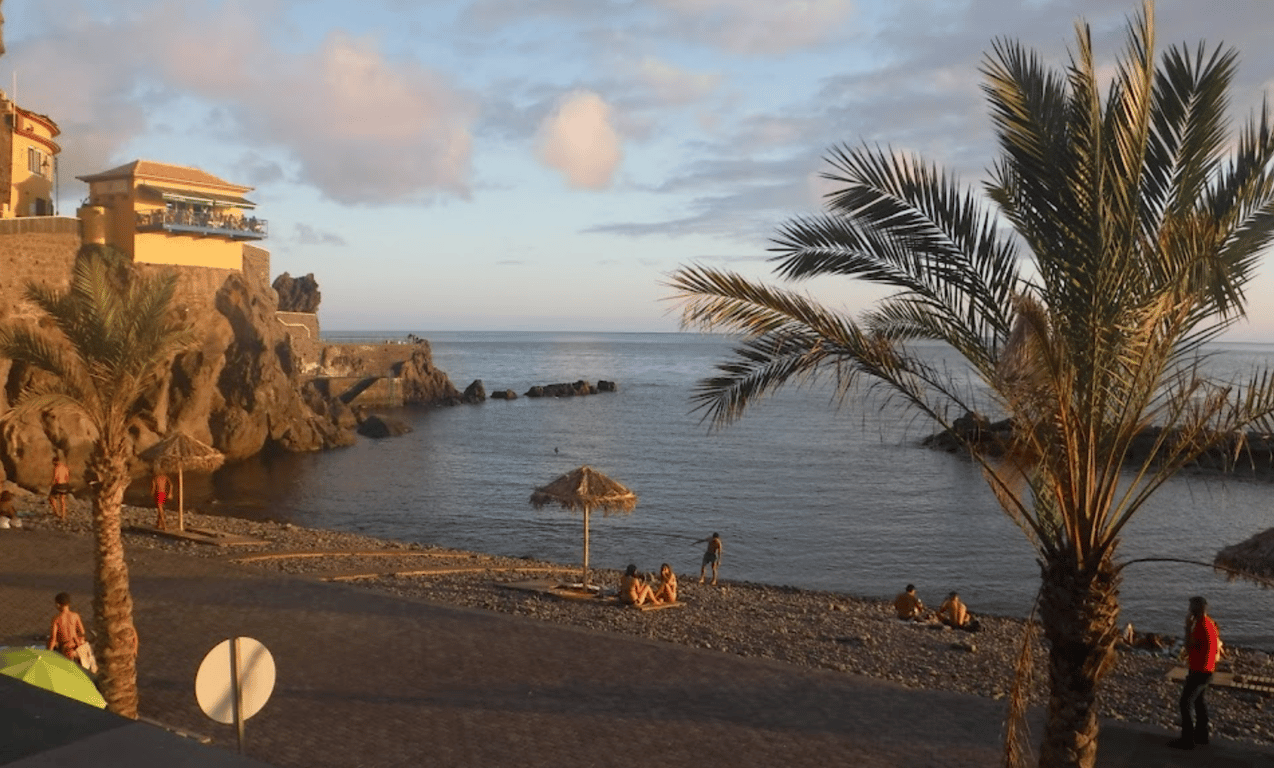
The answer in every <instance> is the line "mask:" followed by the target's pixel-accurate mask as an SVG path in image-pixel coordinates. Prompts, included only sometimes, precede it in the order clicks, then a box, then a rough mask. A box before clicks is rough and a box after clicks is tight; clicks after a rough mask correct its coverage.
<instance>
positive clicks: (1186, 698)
mask: <svg viewBox="0 0 1274 768" xmlns="http://www.w3.org/2000/svg"><path fill="white" fill-rule="evenodd" d="M1185 642H1186V653H1187V658H1188V662H1187V663H1188V666H1189V668H1190V669H1189V672H1187V673H1186V681H1185V684H1184V685H1183V686H1182V688H1181V738H1179V739H1173V740H1172V741H1170V742H1168V746H1170V747H1176V748H1177V749H1194V747H1195V745H1196V744H1207V743H1208V705H1207V704H1206V703H1205V702H1204V700H1203V693H1204V691H1206V690H1207V688H1208V683H1210V682H1212V673H1213V672H1214V671H1216V657H1217V653H1218V651H1219V650H1220V646H1221V641H1220V637H1219V636H1218V634H1217V628H1216V622H1214V621H1212V617H1210V616H1208V601H1207V600H1205V599H1203V598H1202V597H1192V598H1190V615H1189V616H1187V617H1186V635H1185ZM1192 713H1193V715H1194V717H1193V718H1191V714H1192Z"/></svg>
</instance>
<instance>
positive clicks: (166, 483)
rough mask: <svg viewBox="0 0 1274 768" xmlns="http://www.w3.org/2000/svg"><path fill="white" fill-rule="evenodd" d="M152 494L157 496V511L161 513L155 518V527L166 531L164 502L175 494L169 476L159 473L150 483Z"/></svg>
mask: <svg viewBox="0 0 1274 768" xmlns="http://www.w3.org/2000/svg"><path fill="white" fill-rule="evenodd" d="M150 492H151V493H153V494H154V495H155V509H156V510H158V512H159V514H158V516H157V517H156V518H155V527H156V528H158V529H159V530H161V531H166V530H168V524H167V523H166V522H165V521H164V502H165V501H167V500H168V497H169V496H171V495H172V492H173V483H172V481H171V480H169V479H168V475H165V474H164V473H163V472H159V473H157V474H156V475H155V479H154V480H151V481H150Z"/></svg>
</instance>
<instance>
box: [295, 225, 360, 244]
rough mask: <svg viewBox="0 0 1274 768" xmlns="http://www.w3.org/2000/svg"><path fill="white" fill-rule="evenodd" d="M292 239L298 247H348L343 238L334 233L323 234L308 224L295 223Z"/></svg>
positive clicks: (323, 232)
mask: <svg viewBox="0 0 1274 768" xmlns="http://www.w3.org/2000/svg"><path fill="white" fill-rule="evenodd" d="M293 239H294V240H296V242H297V243H298V244H299V245H348V243H347V242H346V241H345V238H343V237H341V236H340V235H338V234H336V233H334V232H325V231H322V230H319V229H316V228H314V227H312V226H310V225H309V224H301V223H299V222H298V223H297V225H296V234H295V235H294V236H293Z"/></svg>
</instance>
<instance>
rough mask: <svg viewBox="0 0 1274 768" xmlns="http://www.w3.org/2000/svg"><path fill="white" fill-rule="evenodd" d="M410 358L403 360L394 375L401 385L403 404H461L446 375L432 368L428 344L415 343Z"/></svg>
mask: <svg viewBox="0 0 1274 768" xmlns="http://www.w3.org/2000/svg"><path fill="white" fill-rule="evenodd" d="M411 350H412V352H411V357H409V358H407V359H406V360H404V361H403V362H402V364H401V366H399V368H398V370H397V371H396V373H397V374H398V376H399V380H400V381H401V383H402V391H403V402H404V403H416V404H443V403H458V402H461V395H460V391H459V390H457V389H456V386H455V385H454V384H452V383H451V380H450V379H448V378H447V374H445V373H443V372H442V371H440V370H439V369H437V368H435V367H434V361H433V354H432V352H431V350H430V348H429V342H427V341H424V340H423V339H422V340H421V341H418V342H416V343H415V344H413V345H412V347H411Z"/></svg>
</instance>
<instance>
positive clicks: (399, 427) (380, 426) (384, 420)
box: [358, 413, 411, 439]
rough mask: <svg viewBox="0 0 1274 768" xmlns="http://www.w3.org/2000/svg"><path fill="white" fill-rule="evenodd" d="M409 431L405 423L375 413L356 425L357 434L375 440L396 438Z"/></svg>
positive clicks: (409, 428)
mask: <svg viewBox="0 0 1274 768" xmlns="http://www.w3.org/2000/svg"><path fill="white" fill-rule="evenodd" d="M410 431H411V427H410V426H408V425H407V423H406V422H404V421H402V420H400V419H394V418H390V417H389V416H381V415H379V414H375V413H373V414H371V415H370V416H368V417H367V418H365V419H363V423H362V424H359V425H358V434H360V435H362V436H363V437H371V438H375V439H380V438H384V437H398V436H399V435H405V434H407V433H408V432H410Z"/></svg>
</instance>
